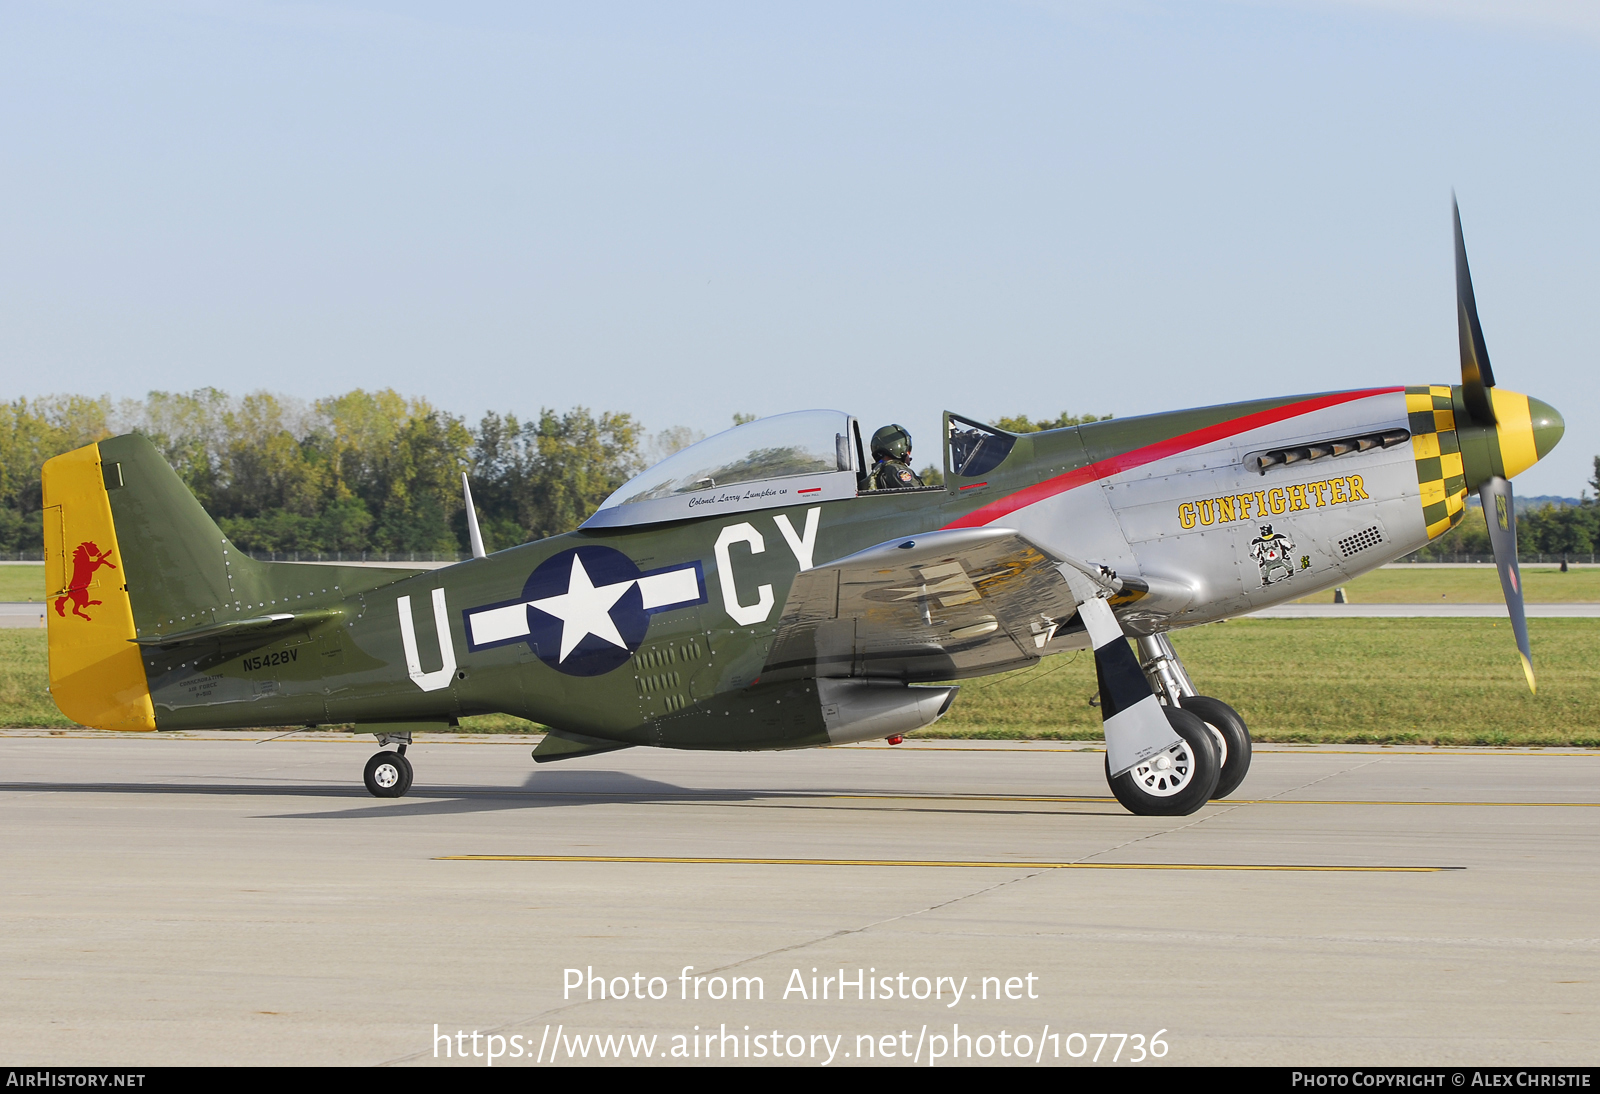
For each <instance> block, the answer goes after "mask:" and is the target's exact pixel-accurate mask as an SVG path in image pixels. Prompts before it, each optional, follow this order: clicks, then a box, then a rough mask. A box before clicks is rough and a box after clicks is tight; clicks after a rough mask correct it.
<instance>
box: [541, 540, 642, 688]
mask: <svg viewBox="0 0 1600 1094" xmlns="http://www.w3.org/2000/svg"><path fill="white" fill-rule="evenodd" d="M635 580H636V579H635V578H629V579H628V580H627V581H619V582H617V583H616V584H615V585H601V586H599V587H598V588H596V587H595V584H594V582H592V581H590V580H589V571H588V570H585V569H584V568H583V561H582V559H580V558H579V557H578V556H577V555H576V554H574V555H573V556H572V578H571V580H570V581H568V582H567V591H566V592H564V593H562V594H560V595H559V596H551V597H546V598H545V599H543V600H533V601H529V603H530V604H531V605H532V606H533V607H535V608H538V609H539V610H540V611H541V612H544V613H545V614H546V615H553V616H555V617H556V618H557V619H559V620H561V656H560V657H559V658H557V661H558V662H559V661H565V660H566V659H567V655H568V654H570V653H571V652H572V651H573V650H575V649H577V648H578V643H580V642H582V641H583V640H584V639H585V638H587V637H589V635H591V634H592V635H594V636H595V637H597V638H603V639H605V640H606V641H607V642H610V643H611V644H612V645H613V646H619V647H621V648H622V649H627V648H628V644H627V643H626V642H624V641H623V640H622V635H620V634H619V633H617V625H616V623H614V622H613V621H612V619H611V607H612V605H613V604H615V603H616V602H617V601H619V600H621V599H622V596H623V594H624V593H626V592H627V591H628V590H629V589H631V588H633V586H634V582H635Z"/></svg>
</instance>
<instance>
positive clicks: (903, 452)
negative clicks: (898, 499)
mask: <svg viewBox="0 0 1600 1094" xmlns="http://www.w3.org/2000/svg"><path fill="white" fill-rule="evenodd" d="M872 458H873V459H874V460H877V461H878V462H877V464H876V465H875V466H874V467H873V469H872V473H871V474H870V475H868V476H867V489H868V490H900V489H904V488H905V487H908V486H921V485H922V479H921V478H919V477H918V476H917V473H916V472H915V471H913V470H911V432H910V431H909V430H908V429H906V427H905V426H903V425H886V426H884V427H883V428H882V429H880V430H878V431H877V432H876V433H874V434H873V435H872Z"/></svg>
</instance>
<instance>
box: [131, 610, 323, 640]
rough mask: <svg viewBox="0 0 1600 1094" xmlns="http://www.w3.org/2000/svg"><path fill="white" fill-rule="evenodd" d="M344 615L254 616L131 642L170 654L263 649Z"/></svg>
mask: <svg viewBox="0 0 1600 1094" xmlns="http://www.w3.org/2000/svg"><path fill="white" fill-rule="evenodd" d="M343 614H344V611H343V609H340V608H316V609H313V610H311V611H305V612H274V613H273V614H271V615H257V616H251V617H250V618H249V619H228V620H224V621H223V622H221V623H208V624H206V625H205V626H203V627H191V628H189V629H188V630H186V631H174V632H173V633H171V634H152V635H149V636H147V637H145V638H130V639H129V641H130V642H136V643H138V644H139V645H141V646H152V647H155V648H157V649H163V650H170V649H175V648H177V647H179V646H201V645H210V644H212V643H219V644H221V645H225V646H235V645H241V644H248V645H263V644H265V643H267V642H271V641H273V640H275V639H277V638H278V637H280V636H281V635H284V634H288V633H290V632H293V631H297V630H305V629H307V628H310V627H314V626H316V625H317V624H318V623H326V622H327V621H328V620H330V619H337V618H339V617H340V616H342V615H343Z"/></svg>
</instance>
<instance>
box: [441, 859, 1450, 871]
mask: <svg viewBox="0 0 1600 1094" xmlns="http://www.w3.org/2000/svg"><path fill="white" fill-rule="evenodd" d="M434 861H436V862H631V863H661V864H688V865H702V866H931V867H940V868H948V867H960V868H966V869H972V868H980V869H981V868H994V869H1002V870H1268V871H1276V872H1280V873H1299V874H1436V873H1440V872H1441V871H1445V870H1460V869H1464V867H1460V866H1301V865H1285V864H1252V863H1187V862H999V861H991V860H974V861H967V860H961V859H948V860H945V859H872V858H731V857H730V858H723V857H718V858H703V857H698V856H689V855H436V856H434Z"/></svg>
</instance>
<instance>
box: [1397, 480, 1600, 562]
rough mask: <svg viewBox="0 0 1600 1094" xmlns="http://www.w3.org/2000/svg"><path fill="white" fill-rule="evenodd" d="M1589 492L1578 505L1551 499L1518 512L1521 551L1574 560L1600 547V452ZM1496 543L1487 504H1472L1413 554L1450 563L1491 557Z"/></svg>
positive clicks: (1525, 555)
mask: <svg viewBox="0 0 1600 1094" xmlns="http://www.w3.org/2000/svg"><path fill="white" fill-rule="evenodd" d="M1588 486H1589V490H1593V491H1594V494H1592V495H1591V494H1590V493H1589V491H1588V490H1585V491H1583V492H1581V493H1580V494H1579V498H1578V504H1576V505H1562V504H1551V505H1541V506H1538V507H1530V508H1528V509H1526V510H1524V511H1522V512H1520V513H1518V514H1517V554H1518V555H1520V556H1521V557H1522V558H1524V559H1526V558H1530V557H1532V556H1535V555H1540V556H1543V557H1545V558H1547V559H1563V558H1569V559H1576V558H1577V557H1578V556H1579V555H1593V554H1594V553H1596V552H1597V551H1600V500H1597V499H1600V456H1596V457H1595V458H1594V478H1592V479H1590V480H1589V482H1588ZM1493 554H1494V547H1493V545H1492V544H1491V543H1490V542H1489V526H1488V525H1487V524H1486V523H1485V522H1484V516H1483V509H1482V508H1472V509H1468V510H1467V513H1466V515H1465V516H1464V517H1462V519H1461V523H1460V524H1458V525H1456V526H1455V527H1454V528H1452V529H1451V530H1450V531H1448V532H1446V533H1445V534H1444V535H1442V536H1440V537H1439V538H1438V539H1436V540H1434V541H1433V542H1432V543H1430V544H1428V545H1427V546H1426V547H1424V548H1422V549H1421V550H1420V551H1418V552H1417V553H1416V555H1415V556H1414V557H1415V559H1416V560H1417V561H1418V562H1450V561H1454V560H1458V559H1465V558H1485V559H1486V558H1489V557H1491V556H1493Z"/></svg>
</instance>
